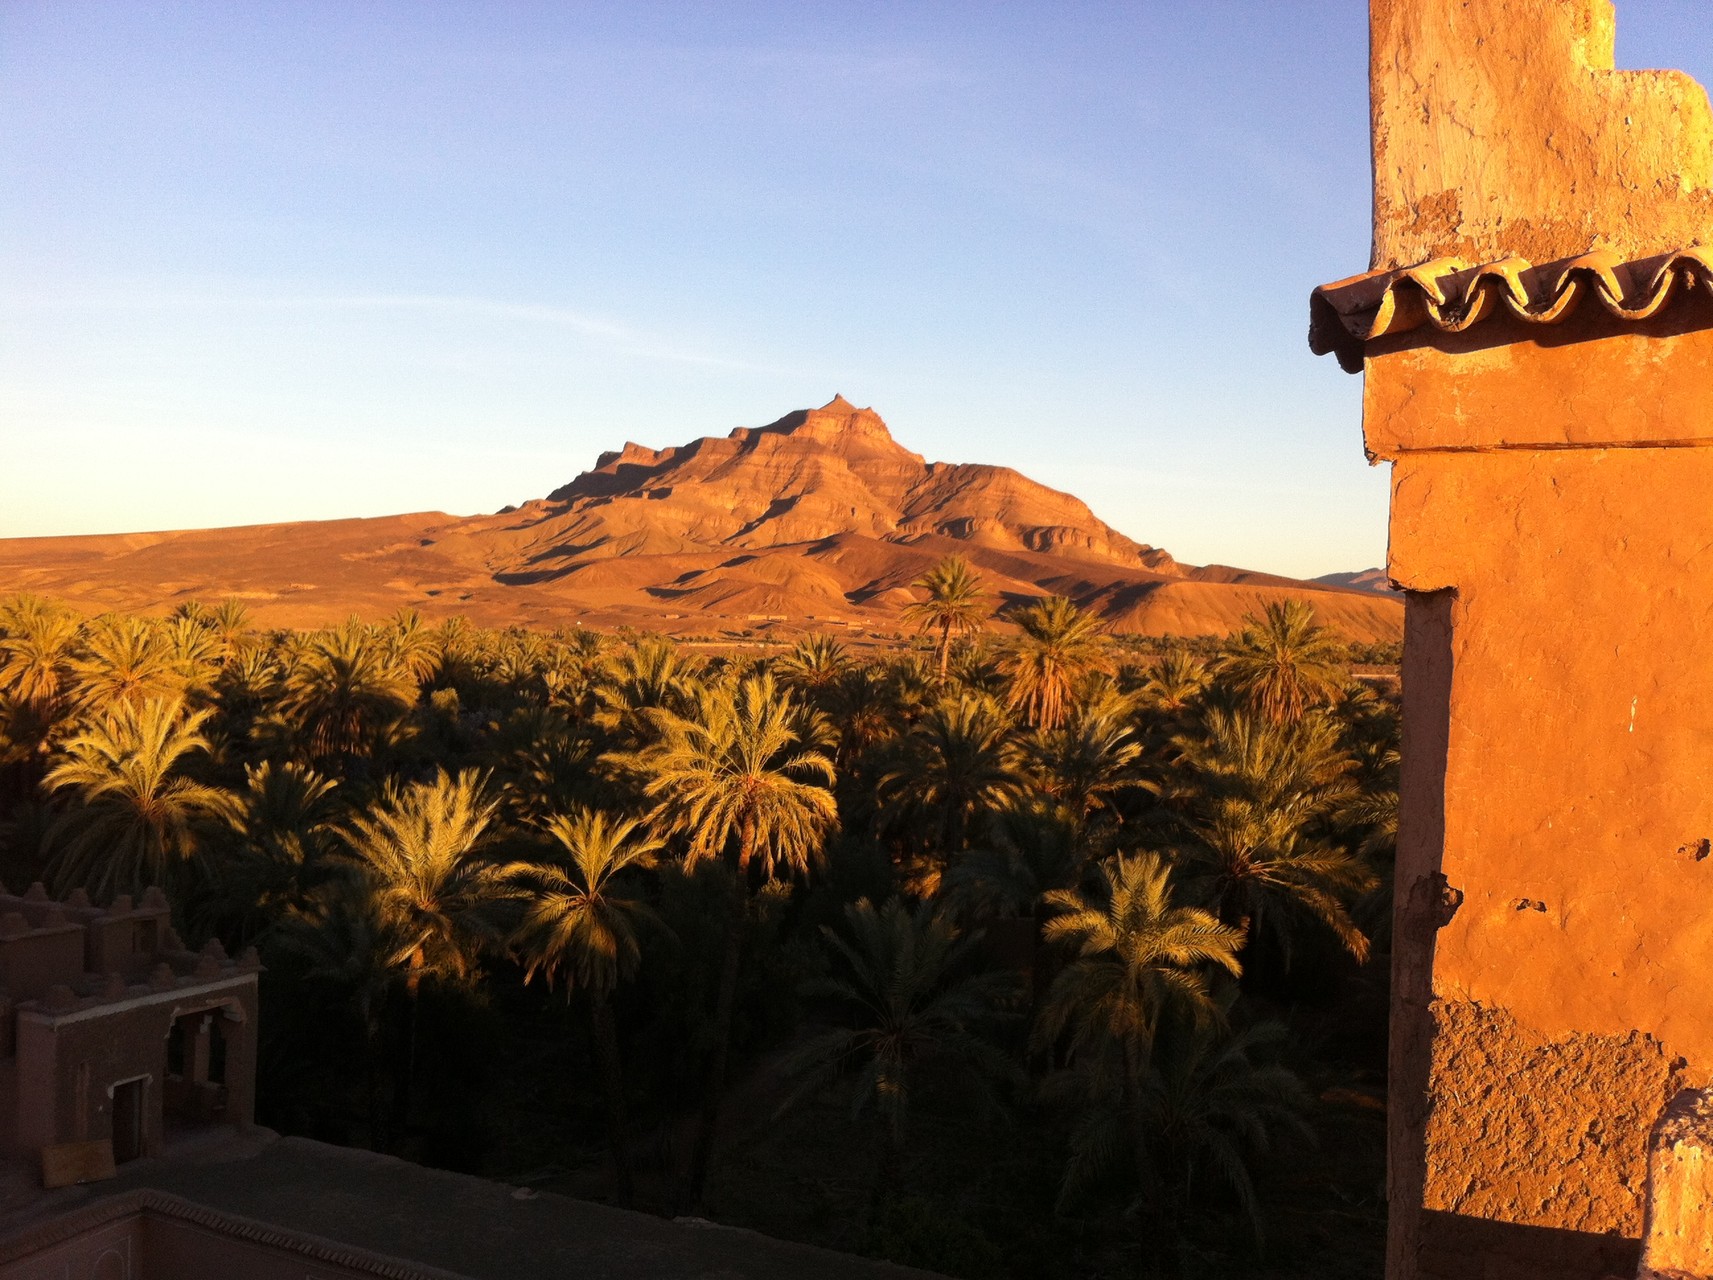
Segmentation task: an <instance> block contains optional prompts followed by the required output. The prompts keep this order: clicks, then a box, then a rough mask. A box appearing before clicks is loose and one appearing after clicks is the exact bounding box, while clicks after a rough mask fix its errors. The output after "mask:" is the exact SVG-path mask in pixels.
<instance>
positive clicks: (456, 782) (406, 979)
mask: <svg viewBox="0 0 1713 1280" xmlns="http://www.w3.org/2000/svg"><path fill="white" fill-rule="evenodd" d="M498 810H499V801H498V799H496V798H495V797H494V796H493V795H491V794H490V792H489V790H488V786H487V779H486V777H485V776H484V775H482V774H481V773H478V772H476V771H474V770H465V771H463V772H460V773H458V774H456V775H449V774H447V773H446V772H445V771H444V770H441V771H440V772H439V773H438V774H436V776H435V777H434V778H433V779H431V780H429V781H426V782H410V783H404V784H400V783H398V782H396V781H395V782H389V783H388V784H387V786H386V787H385V788H384V789H383V791H382V793H381V797H380V800H379V801H378V802H377V803H376V804H375V805H374V807H373V808H372V809H371V810H370V811H368V812H366V813H361V814H358V815H356V816H354V817H352V818H351V819H350V820H349V822H347V823H346V825H345V826H344V827H343V828H342V830H341V832H340V836H341V839H342V840H343V843H344V845H345V851H346V854H347V856H348V857H349V859H350V860H351V862H352V864H353V865H354V867H355V869H356V871H357V873H358V877H359V879H360V881H361V883H362V885H363V887H364V889H365V891H366V893H367V897H368V899H369V904H370V912H371V914H372V916H373V924H372V927H371V932H372V933H373V934H374V935H375V936H377V937H380V938H385V939H387V941H388V948H389V949H388V950H387V951H386V952H385V953H384V954H383V955H381V956H380V960H381V963H383V964H384V965H385V966H386V968H387V969H389V970H391V971H392V972H393V973H394V974H395V975H397V976H398V977H399V978H400V979H401V980H402V982H403V984H404V989H405V996H406V1002H407V1010H406V1013H407V1017H408V1018H409V1028H408V1050H407V1053H406V1055H405V1061H404V1064H403V1067H402V1068H401V1070H400V1071H399V1073H398V1074H397V1076H396V1077H395V1081H396V1089H395V1092H394V1097H393V1115H392V1127H393V1129H394V1131H395V1132H396V1131H397V1130H398V1129H399V1128H400V1127H402V1125H403V1124H404V1121H405V1119H406V1116H407V1114H408V1112H409V1107H410V1094H411V1083H412V1078H413V1077H414V1075H415V1071H416V1057H417V1044H416V1041H417V1013H418V1006H419V1003H420V999H419V996H420V991H421V987H422V984H423V983H424V982H426V981H438V982H445V983H450V984H460V983H465V982H468V981H469V980H470V979H471V978H472V977H473V976H474V974H475V972H476V968H477V965H478V963H479V961H480V957H481V955H482V953H483V951H484V950H486V949H488V948H489V947H491V946H493V945H495V944H496V943H498V942H499V941H500V940H501V938H502V937H503V936H504V929H503V925H502V920H501V918H500V915H501V907H502V905H503V904H505V903H506V902H507V901H508V900H509V899H510V898H512V897H513V896H514V894H515V891H514V890H513V888H512V885H511V882H510V880H509V878H508V876H507V872H506V869H505V868H504V867H503V866H502V865H501V864H499V863H497V862H496V861H494V860H493V859H491V858H490V857H488V856H487V855H488V847H489V845H490V843H491V841H492V839H493V836H494V834H495V833H494V819H495V817H496V815H497V813H498Z"/></svg>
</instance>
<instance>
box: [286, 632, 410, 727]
mask: <svg viewBox="0 0 1713 1280" xmlns="http://www.w3.org/2000/svg"><path fill="white" fill-rule="evenodd" d="M418 692H419V690H418V687H417V683H416V680H415V678H414V677H412V676H411V674H410V672H409V671H407V670H406V669H405V668H403V667H402V666H400V665H399V664H398V663H396V662H394V661H393V659H392V657H391V656H390V655H389V654H388V652H387V650H386V647H385V646H384V645H383V644H382V643H381V642H379V641H377V640H376V638H375V636H374V635H373V634H372V633H371V632H370V630H369V629H368V628H367V627H365V626H363V624H362V623H360V622H358V621H357V620H356V619H352V620H351V621H349V622H347V623H345V624H344V625H343V626H341V627H337V628H335V629H333V630H331V631H323V632H319V633H317V634H316V635H314V636H312V637H310V638H309V639H308V640H307V642H306V645H305V648H304V650H303V652H302V653H301V654H300V655H299V656H298V659H297V661H296V662H295V663H293V664H292V666H291V668H290V669H289V670H288V671H287V673H286V680H285V692H284V695H283V696H282V697H281V699H280V701H279V710H280V712H281V714H282V715H283V717H284V718H285V719H286V721H287V722H288V723H290V724H291V725H292V726H293V727H294V728H295V729H296V730H297V732H299V733H300V734H301V735H302V738H303V741H304V744H305V746H306V747H307V749H308V751H309V754H310V755H311V756H312V757H314V758H316V759H319V760H338V759H344V760H347V761H349V760H353V759H355V758H357V757H359V756H364V755H367V754H369V753H370V752H371V751H372V750H373V748H374V747H375V746H376V745H378V744H379V742H380V741H381V739H382V738H383V737H384V736H385V735H386V733H387V731H388V730H389V729H391V728H392V727H393V726H394V725H395V724H397V722H398V721H399V719H400V718H401V717H402V716H403V715H404V713H405V712H406V711H408V710H409V709H410V708H411V707H412V706H413V705H414V704H415V702H416V699H417V694H418Z"/></svg>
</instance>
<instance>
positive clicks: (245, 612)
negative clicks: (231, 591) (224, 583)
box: [208, 598, 250, 663]
mask: <svg viewBox="0 0 1713 1280" xmlns="http://www.w3.org/2000/svg"><path fill="white" fill-rule="evenodd" d="M208 625H209V628H210V629H211V630H212V631H213V632H214V638H215V640H217V641H218V642H219V645H220V660H221V662H223V663H225V662H230V661H231V660H232V657H233V655H235V654H236V653H238V652H239V650H241V649H243V648H244V646H245V644H246V642H248V640H249V638H250V611H249V609H248V608H246V607H245V605H244V602H243V601H242V600H233V599H231V598H228V599H225V600H222V601H221V602H220V603H219V604H217V605H215V606H214V608H213V609H211V610H210V611H209V613H208Z"/></svg>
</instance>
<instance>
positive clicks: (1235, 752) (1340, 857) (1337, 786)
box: [1168, 708, 1374, 963]
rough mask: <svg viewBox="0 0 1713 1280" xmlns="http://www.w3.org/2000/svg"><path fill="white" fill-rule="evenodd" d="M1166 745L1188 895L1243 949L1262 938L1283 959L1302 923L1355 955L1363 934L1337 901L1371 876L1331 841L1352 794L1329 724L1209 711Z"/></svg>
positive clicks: (1363, 952) (1319, 718)
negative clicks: (1234, 932) (1170, 749)
mask: <svg viewBox="0 0 1713 1280" xmlns="http://www.w3.org/2000/svg"><path fill="white" fill-rule="evenodd" d="M1176 746H1177V749H1178V752H1179V762H1178V765H1177V768H1176V770H1175V772H1176V774H1177V778H1176V780H1175V781H1174V782H1173V783H1171V784H1169V788H1168V799H1169V801H1171V802H1175V803H1178V804H1180V805H1181V806H1182V807H1183V809H1184V814H1183V818H1182V825H1183V827H1184V829H1185V831H1186V832H1187V839H1186V840H1185V841H1184V842H1183V844H1182V848H1181V852H1182V855H1183V857H1184V861H1185V870H1186V873H1187V875H1188V883H1189V887H1190V888H1191V889H1192V891H1193V892H1194V893H1195V894H1196V896H1197V897H1198V898H1199V899H1200V900H1201V901H1202V902H1204V903H1205V904H1207V905H1208V906H1209V907H1211V908H1212V909H1214V910H1215V911H1216V912H1217V913H1218V915H1219V917H1220V919H1222V920H1223V921H1225V922H1226V923H1227V924H1230V925H1233V926H1236V927H1239V928H1242V929H1243V930H1245V932H1246V933H1247V935H1248V938H1249V940H1250V942H1251V943H1253V942H1255V941H1257V940H1260V939H1262V938H1263V937H1267V938H1268V939H1269V942H1270V943H1271V944H1272V945H1276V946H1277V947H1278V949H1279V951H1280V953H1281V954H1282V955H1283V957H1284V958H1285V960H1286V962H1287V963H1288V962H1289V959H1290V954H1291V939H1292V934H1293V932H1294V929H1293V925H1294V924H1295V922H1297V921H1298V920H1300V919H1301V918H1303V917H1305V916H1306V917H1307V918H1308V919H1310V920H1312V921H1315V922H1318V923H1319V925H1321V926H1323V927H1325V928H1326V929H1329V930H1330V931H1331V932H1332V933H1333V934H1334V936H1335V937H1336V938H1337V939H1338V941H1339V943H1340V944H1341V945H1342V946H1343V947H1344V948H1345V949H1346V950H1347V951H1349V952H1350V954H1351V955H1352V956H1353V957H1355V958H1356V959H1357V960H1363V959H1365V958H1366V957H1367V954H1368V949H1369V947H1368V939H1367V938H1366V937H1365V936H1364V934H1363V933H1362V931H1361V930H1360V929H1359V928H1358V927H1357V925H1356V924H1355V922H1354V920H1353V919H1352V917H1351V915H1350V911H1349V906H1348V903H1349V902H1350V901H1351V900H1353V899H1354V898H1355V897H1357V896H1359V895H1360V894H1362V893H1364V892H1366V891H1367V890H1368V889H1369V888H1371V887H1372V886H1373V884H1374V875H1373V872H1372V870H1371V869H1370V868H1369V867H1368V865H1367V864H1366V863H1365V862H1364V861H1363V860H1362V859H1361V858H1360V857H1359V856H1357V854H1356V853H1355V852H1354V851H1353V850H1352V849H1350V848H1349V847H1347V846H1346V845H1345V844H1343V843H1342V842H1340V841H1339V840H1337V839H1335V838H1334V837H1335V835H1336V832H1335V830H1334V824H1335V822H1336V820H1337V819H1339V818H1340V817H1341V816H1342V815H1343V814H1344V813H1345V812H1346V811H1347V810H1348V809H1349V807H1350V806H1351V804H1352V803H1353V802H1354V801H1355V800H1356V799H1357V791H1356V789H1355V787H1354V786H1353V785H1352V783H1351V779H1350V771H1351V768H1352V761H1351V759H1350V757H1349V756H1348V755H1346V754H1345V752H1344V750H1343V748H1342V747H1341V745H1340V743H1339V740H1338V726H1337V725H1336V724H1335V723H1334V722H1333V721H1332V720H1330V719H1329V718H1328V717H1326V716H1324V715H1321V714H1318V713H1314V714H1310V715H1308V716H1306V717H1305V718H1303V719H1300V720H1296V721H1288V720H1287V721H1274V720H1271V719H1269V718H1267V717H1266V716H1265V715H1264V714H1263V713H1261V712H1259V711H1249V710H1245V709H1239V710H1235V711H1226V710H1222V709H1219V708H1214V709H1212V710H1211V711H1209V713H1208V715H1207V716H1206V718H1205V721H1204V725H1203V728H1202V730H1201V731H1200V732H1198V733H1188V734H1184V735H1180V737H1179V738H1178V739H1177V740H1176Z"/></svg>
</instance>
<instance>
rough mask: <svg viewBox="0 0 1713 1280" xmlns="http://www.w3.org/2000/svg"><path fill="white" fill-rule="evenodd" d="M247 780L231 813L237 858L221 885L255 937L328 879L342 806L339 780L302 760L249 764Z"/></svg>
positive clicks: (228, 905)
mask: <svg viewBox="0 0 1713 1280" xmlns="http://www.w3.org/2000/svg"><path fill="white" fill-rule="evenodd" d="M244 781H245V787H244V790H243V791H241V792H239V793H238V794H237V795H235V796H234V797H233V804H232V810H231V812H230V813H229V814H228V821H229V822H230V823H231V826H232V830H233V833H234V835H236V837H237V839H238V848H237V851H236V852H237V856H236V857H235V858H234V859H233V860H232V862H231V864H229V865H228V866H227V867H226V868H225V869H224V871H225V873H224V874H223V875H222V876H221V878H220V879H221V883H220V885H219V890H220V897H221V898H222V899H223V904H222V905H223V907H224V909H225V910H226V911H227V912H228V913H229V914H230V915H231V916H234V917H236V919H237V920H238V922H239V926H240V928H239V931H240V932H241V933H242V934H244V935H246V936H249V935H253V934H255V933H257V932H259V931H261V930H265V929H266V927H267V926H268V925H269V924H270V923H272V922H274V921H278V920H280V919H282V918H284V917H285V916H286V915H287V914H289V913H291V912H293V911H297V910H299V909H302V908H303V907H304V906H305V904H306V902H307V899H308V897H309V895H310V894H311V893H312V892H314V891H315V890H316V889H317V888H318V887H319V886H320V885H321V884H322V883H324V882H325V881H326V879H327V878H328V876H329V875H330V873H331V866H332V862H331V857H332V854H333V850H334V844H335V835H336V831H337V822H338V818H339V812H340V805H339V796H338V789H337V788H336V786H335V785H334V783H333V780H332V779H331V778H324V777H322V775H321V774H319V773H317V772H316V771H315V770H314V769H312V768H310V767H309V766H308V765H305V764H300V763H299V762H297V761H295V760H288V761H284V762H279V761H273V760H264V761H263V762H262V763H261V764H259V765H247V766H245V769H244Z"/></svg>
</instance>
